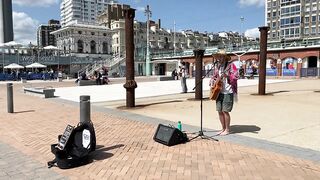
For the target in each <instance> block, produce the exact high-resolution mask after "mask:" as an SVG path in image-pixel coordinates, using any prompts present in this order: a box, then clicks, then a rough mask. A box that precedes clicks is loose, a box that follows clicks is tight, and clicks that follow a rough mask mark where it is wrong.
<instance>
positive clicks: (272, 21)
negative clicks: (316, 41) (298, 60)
mask: <svg viewBox="0 0 320 180" xmlns="http://www.w3.org/2000/svg"><path fill="white" fill-rule="evenodd" d="M319 4H320V0H281V1H279V0H266V5H265V8H266V9H265V18H266V19H265V22H266V25H267V26H269V27H270V32H269V40H271V41H278V42H279V41H280V42H281V41H294V40H299V39H300V40H301V39H310V38H320V28H319V25H320V18H319V17H320V11H319V10H320V6H319Z"/></svg>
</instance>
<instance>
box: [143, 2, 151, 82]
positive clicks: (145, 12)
mask: <svg viewBox="0 0 320 180" xmlns="http://www.w3.org/2000/svg"><path fill="white" fill-rule="evenodd" d="M144 14H145V15H146V16H147V57H146V76H149V75H150V49H149V44H150V39H149V38H150V37H149V30H150V24H149V21H150V17H151V15H152V12H151V10H150V8H149V5H147V8H146V9H145V11H144Z"/></svg>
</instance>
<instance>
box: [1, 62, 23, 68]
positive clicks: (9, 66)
mask: <svg viewBox="0 0 320 180" xmlns="http://www.w3.org/2000/svg"><path fill="white" fill-rule="evenodd" d="M23 68H24V67H23V66H21V65H19V64H16V63H12V64H9V65H8V66H5V67H4V69H23Z"/></svg>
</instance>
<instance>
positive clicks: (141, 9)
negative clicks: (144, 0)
mask: <svg viewBox="0 0 320 180" xmlns="http://www.w3.org/2000/svg"><path fill="white" fill-rule="evenodd" d="M135 9H136V10H137V11H138V12H144V10H145V8H144V7H141V6H140V7H136V8H135Z"/></svg>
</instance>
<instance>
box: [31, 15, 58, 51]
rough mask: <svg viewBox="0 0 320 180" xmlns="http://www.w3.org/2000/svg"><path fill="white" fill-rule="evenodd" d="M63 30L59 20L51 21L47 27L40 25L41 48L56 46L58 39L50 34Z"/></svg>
mask: <svg viewBox="0 0 320 180" xmlns="http://www.w3.org/2000/svg"><path fill="white" fill-rule="evenodd" d="M60 28H61V25H60V22H59V21H58V20H53V19H51V20H49V22H48V24H47V25H43V24H42V25H40V26H39V27H38V30H37V43H38V46H39V47H46V46H50V45H52V46H56V45H57V43H56V39H55V37H54V35H53V34H50V33H51V32H53V31H56V30H58V29H60Z"/></svg>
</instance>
